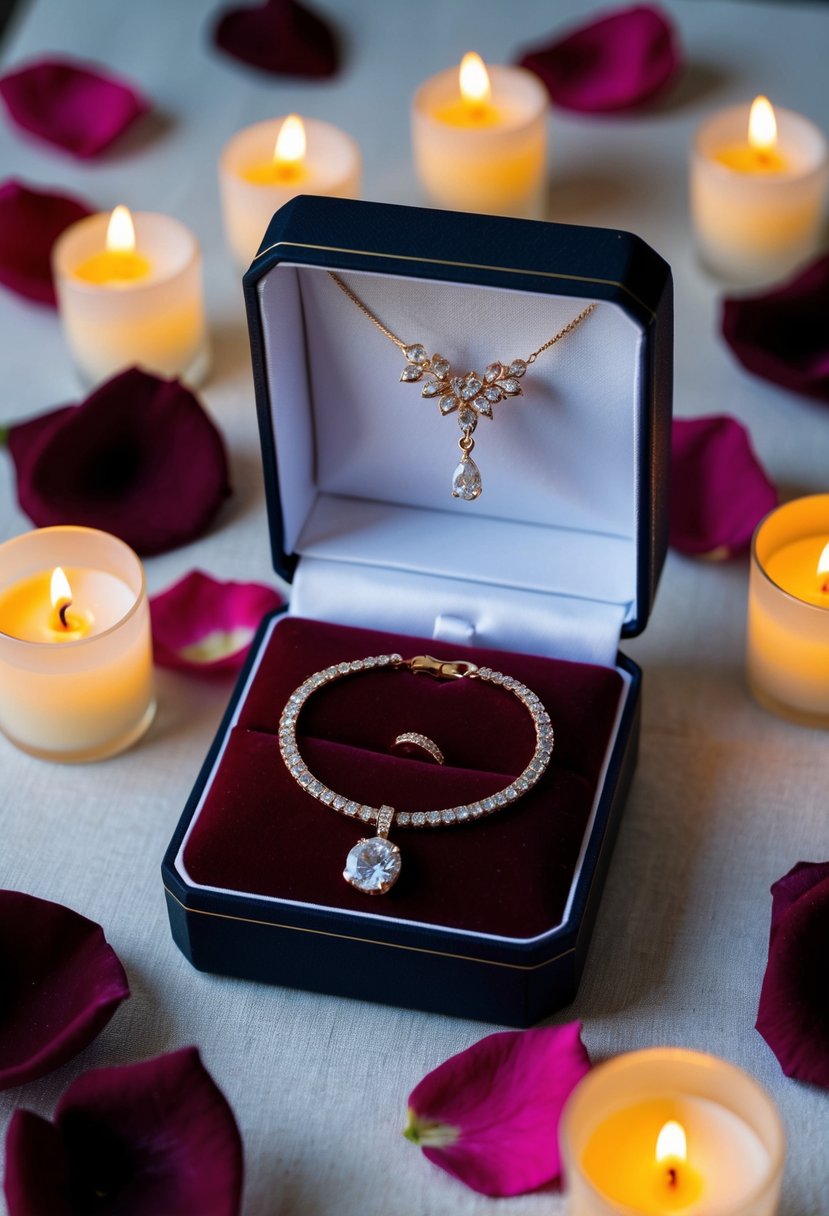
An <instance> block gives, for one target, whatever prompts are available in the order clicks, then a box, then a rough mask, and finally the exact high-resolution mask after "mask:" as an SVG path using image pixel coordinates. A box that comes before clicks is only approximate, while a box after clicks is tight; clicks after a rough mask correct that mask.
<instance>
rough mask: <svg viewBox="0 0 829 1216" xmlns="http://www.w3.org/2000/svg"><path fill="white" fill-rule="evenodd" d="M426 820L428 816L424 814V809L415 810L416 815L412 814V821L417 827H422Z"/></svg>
mask: <svg viewBox="0 0 829 1216" xmlns="http://www.w3.org/2000/svg"><path fill="white" fill-rule="evenodd" d="M425 822H426V816H425V815H424V814H423V811H415V813H414V815H412V823H413V824H414V826H415V827H416V828H422V827H423V825H424V823H425Z"/></svg>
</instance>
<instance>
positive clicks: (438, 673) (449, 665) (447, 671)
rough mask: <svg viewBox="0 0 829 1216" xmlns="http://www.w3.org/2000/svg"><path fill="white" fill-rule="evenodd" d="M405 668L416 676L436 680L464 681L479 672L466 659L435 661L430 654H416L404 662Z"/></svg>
mask: <svg viewBox="0 0 829 1216" xmlns="http://www.w3.org/2000/svg"><path fill="white" fill-rule="evenodd" d="M404 666H406V667H408V669H409V671H411V672H413V674H414V675H416V676H417V675H427V676H433V677H434V679H436V680H462V679H463V677H464V676H472V675H474V674H475V673H476V672H477V670H478V668H477V667H476V666H475V664H474V663H469V662H467V660H466V659H434V658H432V656H431V655H430V654H416V655H415V656H414V658H412V659H406V660H404Z"/></svg>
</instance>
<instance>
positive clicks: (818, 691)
mask: <svg viewBox="0 0 829 1216" xmlns="http://www.w3.org/2000/svg"><path fill="white" fill-rule="evenodd" d="M827 544H829V494H812V495H810V496H809V497H807V498H798V499H795V500H794V501H793V502H787V503H785V504H784V505H783V506H782V507H778V508H777V509H776V510H775V511H772V512H771V513H770V514H769V515H767V516H766V518H765V519H764V520H762V521H761V522H760V524H759V525H758V527H757V531H756V532H755V534H754V541H753V543H752V547H751V573H750V575H749V586H748V634H747V674H748V685H749V688H750V689H751V691H752V693H753V695H754V697H755V698H756V700H757V701H759V703H760V704H761V705H762V706H764V708H766V709H770V710H771V711H772V712H773V713H776V714H779V715H780V716H782V717H784V718H789V719H791V720H792V721H794V722H799V723H801V724H803V725H805V726H822V727H828V726H829V573H824V574H819V573H818V567H819V565H820V560H821V557H822V555H823V553H824V550H825V548H826V545H827Z"/></svg>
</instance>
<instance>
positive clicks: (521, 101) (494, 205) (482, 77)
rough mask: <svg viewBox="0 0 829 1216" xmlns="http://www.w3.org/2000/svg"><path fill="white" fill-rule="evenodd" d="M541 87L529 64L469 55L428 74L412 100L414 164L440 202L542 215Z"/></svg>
mask: <svg viewBox="0 0 829 1216" xmlns="http://www.w3.org/2000/svg"><path fill="white" fill-rule="evenodd" d="M547 106H548V97H547V93H546V90H545V89H544V86H543V85H542V84H541V82H540V81H539V80H538V78H537V77H536V76H535V75H533V73H532V72H528V71H526V70H525V69H524V68H513V67H503V66H496V67H489V68H487V66H486V65H485V64H484V62H483V60H482V59H481V58H480V56H478V55H476V54H474V53H473V52H470V53H469V54H467V55H465V56H464V58H463V61H462V63H461V66H460V69H458V68H449V69H447V70H446V71H444V72H441V73H439V74H438V75H437V76H433V77H431V78H430V79H429V80H427V81H425V82H424V83H423V84H422V85H421V86H420V88H419V89H418V90H417V92H416V93H415V96H414V100H413V103H412V146H413V149H414V159H415V167H416V169H417V173H418V176H419V178H420V181H421V184H422V185H423V187H424V189H425V191H426V193H427V194H428V196H429V197H430V198H431V199H432V201H433V202H435V203H436V204H437V205H438V206H440V207H449V208H453V209H455V210H458V211H480V212H484V213H487V214H501V215H518V216H525V217H534V216H539V215H540V214H541V213H542V210H543V204H544V185H545V170H546V159H547Z"/></svg>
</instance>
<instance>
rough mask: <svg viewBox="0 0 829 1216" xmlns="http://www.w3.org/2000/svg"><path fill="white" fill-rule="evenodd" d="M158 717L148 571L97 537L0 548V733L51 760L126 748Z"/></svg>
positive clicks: (108, 539)
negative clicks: (153, 676)
mask: <svg viewBox="0 0 829 1216" xmlns="http://www.w3.org/2000/svg"><path fill="white" fill-rule="evenodd" d="M154 712H155V699H154V695H153V678H152V646H151V642H150V618H149V609H148V606H147V594H146V587H145V584H144V571H143V568H142V566H141V563H140V561H139V560H138V558H137V557H136V555H135V554H134V553H133V551H132V550H131V549H130V548H129V547H128V546H127V545H125V544H124V543H123V541H120V540H118V539H117V538H116V537H114V536H110V535H108V534H107V533H106V532H98V531H96V530H95V529H92V528H73V527H61V528H42V529H40V530H39V531H36V532H29V533H26V534H25V535H23V536H18V537H17V538H16V539H15V540H11V541H8V542H7V543H6V544H4V545H2V546H0V730H2V731H3V733H4V734H6V735H7V736H8V738H9V739H11V741H12V742H13V743H15V744H16V745H17V746H18V747H20V748H22V749H23V750H24V751H27V752H29V753H31V754H32V755H35V756H40V757H43V758H46V759H50V760H63V761H80V760H97V759H101V758H103V757H104V756H110V755H113V754H114V753H116V752H119V751H122V750H123V749H124V748H125V747H129V746H130V744H132V743H134V742H135V740H136V739H138V738H140V736H141V735H142V734H143V733H144V731H145V730H146V729H147V727H148V726H149V724H150V722H151V721H152V718H153V715H154Z"/></svg>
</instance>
